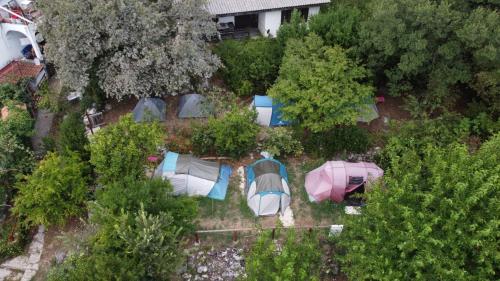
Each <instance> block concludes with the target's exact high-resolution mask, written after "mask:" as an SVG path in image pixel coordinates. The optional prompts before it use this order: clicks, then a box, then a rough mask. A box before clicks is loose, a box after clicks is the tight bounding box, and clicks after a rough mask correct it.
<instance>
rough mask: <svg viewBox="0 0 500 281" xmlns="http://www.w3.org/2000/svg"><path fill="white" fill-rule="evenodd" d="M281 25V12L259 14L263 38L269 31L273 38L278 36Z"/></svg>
mask: <svg viewBox="0 0 500 281" xmlns="http://www.w3.org/2000/svg"><path fill="white" fill-rule="evenodd" d="M280 25H281V11H280V10H277V11H268V12H262V13H259V31H260V33H262V36H267V31H268V30H269V33H270V34H271V36H272V37H275V36H276V33H277V32H278V29H279V28H280Z"/></svg>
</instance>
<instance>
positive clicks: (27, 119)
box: [0, 101, 34, 141]
mask: <svg viewBox="0 0 500 281" xmlns="http://www.w3.org/2000/svg"><path fill="white" fill-rule="evenodd" d="M5 105H6V106H7V107H8V109H9V115H8V117H7V119H6V120H2V121H0V135H3V134H7V133H11V134H12V135H14V136H15V137H16V138H18V139H19V140H23V141H26V140H27V139H28V138H29V137H31V136H32V135H33V125H34V120H33V118H31V116H30V115H29V113H28V111H27V110H26V109H24V108H23V107H22V106H21V105H19V104H18V103H16V102H14V101H7V102H6V104H5Z"/></svg>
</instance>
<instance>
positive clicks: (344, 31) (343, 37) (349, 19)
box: [308, 3, 361, 49]
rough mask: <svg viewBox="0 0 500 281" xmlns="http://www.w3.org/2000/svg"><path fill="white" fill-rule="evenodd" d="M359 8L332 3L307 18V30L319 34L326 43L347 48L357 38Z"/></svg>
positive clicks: (351, 45)
mask: <svg viewBox="0 0 500 281" xmlns="http://www.w3.org/2000/svg"><path fill="white" fill-rule="evenodd" d="M360 21H361V10H360V9H359V8H358V7H357V6H355V5H352V4H346V3H338V4H333V5H331V6H330V7H328V9H326V10H325V11H322V12H321V13H319V14H318V15H315V16H313V17H312V18H311V19H310V20H309V23H308V25H309V30H310V31H311V32H314V33H316V34H318V35H319V36H321V38H323V40H325V43H326V44H327V45H331V46H334V45H340V46H342V47H343V48H346V49H349V48H352V47H356V46H357V45H358V43H359V42H358V40H359V35H358V33H359V25H360V24H359V23H360Z"/></svg>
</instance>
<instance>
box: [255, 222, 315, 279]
mask: <svg viewBox="0 0 500 281" xmlns="http://www.w3.org/2000/svg"><path fill="white" fill-rule="evenodd" d="M285 234H286V237H285V241H284V242H283V244H282V245H281V246H278V245H277V243H279V242H276V241H275V240H273V239H271V235H270V232H268V231H266V232H263V233H262V234H261V235H260V237H259V238H258V239H257V241H256V242H255V244H254V245H253V247H252V250H251V253H250V256H249V257H248V258H247V259H246V261H247V262H246V273H247V278H246V280H248V281H263V280H290V281H306V280H308V281H314V280H318V281H319V267H320V265H321V250H320V247H319V242H318V239H317V237H316V236H315V235H312V236H302V237H300V236H299V237H298V235H297V234H296V233H295V232H293V231H287V232H286V233H285Z"/></svg>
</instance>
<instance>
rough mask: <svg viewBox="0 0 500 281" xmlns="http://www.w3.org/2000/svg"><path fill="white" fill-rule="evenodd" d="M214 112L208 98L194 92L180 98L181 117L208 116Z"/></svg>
mask: <svg viewBox="0 0 500 281" xmlns="http://www.w3.org/2000/svg"><path fill="white" fill-rule="evenodd" d="M212 112H213V107H212V105H211V104H210V103H209V102H208V100H207V98H206V97H204V96H202V95H199V94H196V93H193V94H187V95H183V96H181V98H180V100H179V109H178V116H179V118H206V117H208V116H209V115H210V114H211V113H212Z"/></svg>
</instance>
